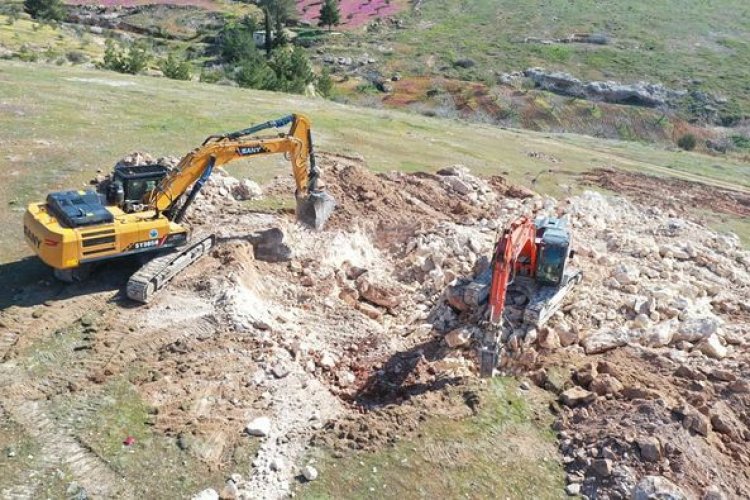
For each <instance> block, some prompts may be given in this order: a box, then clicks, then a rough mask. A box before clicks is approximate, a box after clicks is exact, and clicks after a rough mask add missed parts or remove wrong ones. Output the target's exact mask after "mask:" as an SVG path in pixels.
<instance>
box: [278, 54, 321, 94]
mask: <svg viewBox="0 0 750 500" xmlns="http://www.w3.org/2000/svg"><path fill="white" fill-rule="evenodd" d="M269 66H270V67H271V69H272V70H273V72H274V74H275V75H276V86H275V88H273V89H269V90H279V91H282V92H291V93H295V94H301V93H303V92H304V91H305V87H306V86H307V85H308V84H309V83H312V82H313V81H314V80H315V75H314V74H313V71H312V66H311V65H310V60H309V59H308V58H307V55H306V54H305V51H304V50H303V49H301V48H299V47H294V48H293V49H292V50H288V49H286V48H281V49H277V50H275V51H273V55H272V57H271V60H270V61H269Z"/></svg>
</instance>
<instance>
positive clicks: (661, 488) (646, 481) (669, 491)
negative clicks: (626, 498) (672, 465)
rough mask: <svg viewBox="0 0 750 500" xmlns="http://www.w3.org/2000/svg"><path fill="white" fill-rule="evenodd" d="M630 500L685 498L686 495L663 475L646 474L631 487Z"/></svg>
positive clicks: (685, 499)
mask: <svg viewBox="0 0 750 500" xmlns="http://www.w3.org/2000/svg"><path fill="white" fill-rule="evenodd" d="M630 498H631V499H632V500H687V495H685V493H684V492H683V491H682V490H681V489H680V488H679V486H677V485H676V484H674V483H673V482H672V481H670V480H669V479H667V478H666V477H664V476H646V477H644V478H643V479H641V480H640V481H639V482H638V484H637V485H636V486H635V488H634V489H633V493H632V495H631V497H630Z"/></svg>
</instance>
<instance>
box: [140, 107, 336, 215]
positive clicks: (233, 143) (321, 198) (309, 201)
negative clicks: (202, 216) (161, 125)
mask: <svg viewBox="0 0 750 500" xmlns="http://www.w3.org/2000/svg"><path fill="white" fill-rule="evenodd" d="M289 124H291V127H290V129H289V132H287V133H285V134H279V136H278V137H269V138H258V137H253V136H252V134H255V133H257V132H260V131H262V130H266V129H270V128H280V127H283V126H285V125H289ZM278 153H283V154H285V155H286V156H287V157H288V158H289V159H290V161H291V163H292V173H293V175H294V181H295V185H296V190H295V196H296V199H297V218H298V219H299V220H300V221H301V222H303V223H306V224H307V225H309V226H312V227H315V228H316V229H320V228H321V227H322V226H323V224H324V223H325V221H326V220H327V219H328V217H329V216H330V213H331V212H332V210H333V208H334V207H335V201H334V200H333V198H332V197H330V195H328V194H327V193H325V192H324V191H322V190H320V188H319V186H318V180H319V177H320V171H319V170H318V168H317V166H316V164H315V155H314V152H313V144H312V134H311V130H310V120H309V119H308V118H307V117H305V116H303V115H297V114H294V115H288V116H284V117H282V118H279V119H277V120H271V121H268V122H265V123H262V124H260V125H256V126H253V127H250V128H247V129H243V130H239V131H237V132H232V133H229V134H221V135H212V136H209V137H208V138H207V139H206V140H205V141H204V142H203V144H202V145H201V146H200V147H198V148H196V149H195V150H193V151H191V152H190V153H188V154H187V155H185V156H184V157H183V158H182V160H180V163H179V164H178V165H177V167H176V168H175V169H174V170H173V171H172V172H170V173H169V174H168V175H167V176H166V177H165V178H164V179H163V180H162V182H161V183H160V184H159V185H158V186H157V187H156V189H154V190H153V191H152V192H151V194H150V196H149V199H148V204H149V206H151V207H152V208H153V209H154V210H156V213H157V214H158V213H161V212H164V213H166V214H168V216H169V217H170V218H172V219H173V220H175V222H180V220H181V219H182V218H183V217H184V215H185V213H186V211H187V208H188V207H189V206H190V204H191V203H192V201H193V200H194V199H195V196H196V195H197V194H198V192H199V191H200V189H201V188H202V187H203V184H204V183H205V182H206V180H207V179H208V177H209V176H210V175H211V173H212V172H213V169H214V168H216V167H219V166H222V165H225V164H227V163H230V162H232V161H234V160H238V159H240V158H247V157H252V156H265V155H271V154H278ZM190 186H193V188H192V190H191V191H190V193H189V194H188V195H187V200H185V203H183V204H182V206H181V207H180V208H179V210H175V208H176V206H177V205H176V202H177V200H179V199H180V198H181V197H182V196H183V195H185V194H186V193H187V192H188V189H189V188H190Z"/></svg>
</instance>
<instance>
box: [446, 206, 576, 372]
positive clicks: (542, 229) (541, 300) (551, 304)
mask: <svg viewBox="0 0 750 500" xmlns="http://www.w3.org/2000/svg"><path fill="white" fill-rule="evenodd" d="M571 240H572V238H571V235H570V232H569V231H568V228H567V221H566V220H565V219H559V218H551V217H550V218H538V219H536V220H532V219H529V218H528V217H520V218H519V219H517V220H515V221H513V222H512V223H511V224H510V226H509V227H508V228H506V229H505V230H504V231H503V233H502V235H501V236H500V238H499V239H498V241H497V244H496V245H495V251H494V254H493V257H492V261H491V264H490V266H489V268H488V269H487V270H486V271H485V272H483V273H481V274H480V275H479V276H477V277H476V278H475V279H474V280H473V281H471V282H470V283H468V284H463V285H457V286H454V287H453V288H452V289H451V290H449V291H448V297H449V302H451V303H452V304H453V305H455V306H458V308H459V309H464V310H468V309H475V308H479V307H480V306H481V305H482V304H484V302H487V316H488V317H487V320H488V323H489V324H488V325H487V328H485V335H484V339H482V345H481V347H480V373H481V375H482V376H483V377H486V376H491V375H492V372H493V370H494V369H495V366H496V365H497V358H498V337H499V335H500V333H501V332H502V330H503V328H504V327H505V326H506V323H508V322H507V321H506V320H505V317H504V312H505V302H506V294H507V292H508V288H509V287H510V286H511V285H513V286H514V288H516V289H520V290H521V291H522V293H523V294H524V295H526V296H527V297H528V303H527V305H526V308H525V309H524V312H523V322H524V323H525V324H526V325H528V326H531V327H539V326H541V325H543V324H544V323H545V322H546V321H547V320H548V319H549V318H550V317H551V316H552V315H553V314H554V313H555V312H556V311H557V310H558V309H559V308H560V305H561V304H562V299H563V298H564V297H565V295H566V294H567V293H568V291H569V290H570V289H571V288H572V287H573V286H574V285H575V284H577V283H579V282H580V281H581V273H580V271H578V270H576V269H572V268H569V267H568V262H569V259H570V257H572V256H573V251H572V250H571Z"/></svg>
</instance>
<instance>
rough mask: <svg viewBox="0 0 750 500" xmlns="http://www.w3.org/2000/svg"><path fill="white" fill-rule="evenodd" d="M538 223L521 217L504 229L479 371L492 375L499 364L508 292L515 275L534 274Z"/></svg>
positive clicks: (495, 259)
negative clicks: (501, 333)
mask: <svg viewBox="0 0 750 500" xmlns="http://www.w3.org/2000/svg"><path fill="white" fill-rule="evenodd" d="M535 238H536V226H535V225H534V221H532V220H529V219H528V218H527V217H521V218H520V219H518V220H516V221H514V222H513V223H512V224H511V225H510V227H509V228H507V229H506V230H505V231H503V234H502V236H501V237H500V239H499V240H498V242H497V244H496V245H495V253H494V255H493V257H492V264H491V270H492V281H491V282H490V292H489V297H488V299H487V301H488V306H489V307H488V309H489V310H488V315H489V318H488V319H489V324H488V325H487V328H485V330H484V338H483V339H482V345H481V347H480V349H479V372H480V375H481V376H482V377H485V378H486V377H491V376H492V373H493V371H494V369H495V366H497V360H498V336H499V333H500V332H501V330H502V321H503V311H504V310H505V294H506V292H507V290H508V285H509V284H510V282H511V278H512V276H515V275H516V274H519V273H520V274H522V275H527V276H528V275H531V274H532V273H533V272H534V269H535V268H536V259H537V247H536V240H535Z"/></svg>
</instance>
